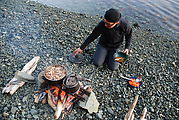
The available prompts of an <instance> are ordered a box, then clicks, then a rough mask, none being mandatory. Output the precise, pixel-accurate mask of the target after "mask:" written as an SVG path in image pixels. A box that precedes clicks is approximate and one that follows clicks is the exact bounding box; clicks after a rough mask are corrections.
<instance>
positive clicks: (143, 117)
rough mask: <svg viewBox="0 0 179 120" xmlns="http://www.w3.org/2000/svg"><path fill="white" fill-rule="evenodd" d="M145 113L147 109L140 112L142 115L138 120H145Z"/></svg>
mask: <svg viewBox="0 0 179 120" xmlns="http://www.w3.org/2000/svg"><path fill="white" fill-rule="evenodd" d="M146 113H147V108H146V107H145V108H144V109H143V111H142V115H141V116H140V120H146V119H145V116H146Z"/></svg>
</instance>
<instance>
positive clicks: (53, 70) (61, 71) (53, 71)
mask: <svg viewBox="0 0 179 120" xmlns="http://www.w3.org/2000/svg"><path fill="white" fill-rule="evenodd" d="M66 75H67V70H66V69H65V67H64V66H62V65H51V66H48V67H47V68H45V70H44V77H45V78H46V79H47V80H49V81H59V80H62V79H63V78H65V76H66Z"/></svg>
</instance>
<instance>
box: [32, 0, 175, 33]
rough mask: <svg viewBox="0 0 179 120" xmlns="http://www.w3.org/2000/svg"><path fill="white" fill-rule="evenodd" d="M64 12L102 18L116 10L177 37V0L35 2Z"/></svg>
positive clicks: (43, 0) (51, 0)
mask: <svg viewBox="0 0 179 120" xmlns="http://www.w3.org/2000/svg"><path fill="white" fill-rule="evenodd" d="M35 1H37V2H40V3H43V4H46V5H49V6H53V7H58V8H62V9H65V10H69V11H73V12H78V13H86V14H90V15H100V16H103V15H104V13H105V11H106V10H107V9H109V8H117V9H119V10H120V11H121V13H122V15H123V16H125V17H126V18H127V19H128V20H129V21H130V22H132V23H136V22H137V23H139V25H140V26H141V27H144V28H147V29H152V30H154V31H158V32H161V33H166V34H168V33H169V34H173V35H174V36H178V35H179V19H178V16H179V12H178V11H179V0H35Z"/></svg>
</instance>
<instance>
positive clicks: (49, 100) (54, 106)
mask: <svg viewBox="0 0 179 120" xmlns="http://www.w3.org/2000/svg"><path fill="white" fill-rule="evenodd" d="M47 102H48V104H49V105H50V106H51V107H52V109H53V110H54V111H56V109H57V106H56V105H55V104H54V103H53V98H52V93H51V92H50V90H48V98H47Z"/></svg>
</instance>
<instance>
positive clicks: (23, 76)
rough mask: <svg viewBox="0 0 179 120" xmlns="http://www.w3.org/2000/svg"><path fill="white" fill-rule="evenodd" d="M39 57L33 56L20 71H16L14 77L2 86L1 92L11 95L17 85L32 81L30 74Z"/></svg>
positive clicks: (20, 85)
mask: <svg viewBox="0 0 179 120" xmlns="http://www.w3.org/2000/svg"><path fill="white" fill-rule="evenodd" d="M39 59H40V57H39V56H36V57H34V58H33V59H32V60H31V61H30V62H28V63H27V64H26V65H25V66H24V67H23V69H22V70H21V71H19V72H16V75H15V76H14V78H13V79H11V80H10V82H9V83H8V84H6V86H5V87H4V88H3V90H2V93H10V94H11V95H13V94H14V93H15V92H16V90H17V89H18V88H19V87H22V86H23V85H24V84H25V82H28V81H30V82H32V80H33V79H32V76H31V74H32V72H33V71H34V70H35V68H36V67H37V63H38V61H39Z"/></svg>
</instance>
